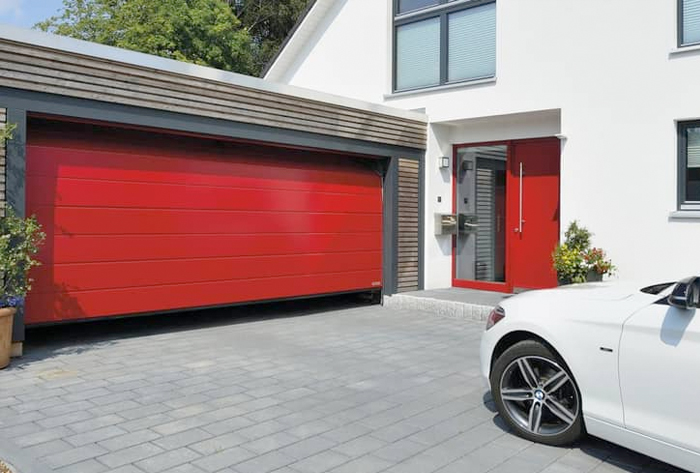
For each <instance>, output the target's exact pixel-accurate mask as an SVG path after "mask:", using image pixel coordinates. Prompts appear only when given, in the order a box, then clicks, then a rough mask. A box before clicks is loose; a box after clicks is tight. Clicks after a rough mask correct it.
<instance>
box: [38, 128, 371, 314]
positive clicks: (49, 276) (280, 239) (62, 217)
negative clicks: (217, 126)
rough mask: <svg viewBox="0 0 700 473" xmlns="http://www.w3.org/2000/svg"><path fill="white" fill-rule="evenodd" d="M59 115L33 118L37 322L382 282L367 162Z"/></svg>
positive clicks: (311, 292) (277, 296)
mask: <svg viewBox="0 0 700 473" xmlns="http://www.w3.org/2000/svg"><path fill="white" fill-rule="evenodd" d="M51 123H52V122H49V121H46V120H38V119H34V118H32V119H30V121H29V126H28V147H27V170H28V173H27V189H28V195H27V212H28V213H29V214H36V216H37V218H38V220H39V222H40V223H41V224H42V225H43V226H44V231H45V232H46V234H47V244H46V245H45V247H44V248H43V249H42V250H41V252H40V255H39V259H40V261H41V262H42V263H43V266H41V267H39V268H34V270H33V271H32V276H33V277H34V278H35V284H34V290H33V291H32V292H31V293H30V295H29V297H28V299H27V310H26V320H27V323H29V324H33V323H34V324H36V323H43V322H53V321H62V320H77V319H85V318H95V317H107V316H111V315H125V314H137V313H148V312H162V311H170V310H181V309H187V308H192V307H206V306H212V305H226V304H233V303H239V302H249V301H259V300H269V299H283V298H288V297H298V296H308V295H316V294H326V293H333V292H346V291H354V290H366V289H376V288H380V287H381V275H382V185H381V178H380V176H379V175H378V174H377V173H376V172H375V171H374V170H373V166H370V165H369V164H368V163H367V162H364V163H363V162H360V161H359V160H358V159H357V158H352V157H340V156H334V155H330V156H329V155H325V154H323V153H310V152H302V151H298V150H297V151H290V150H282V149H274V148H270V147H264V146H253V145H245V146H238V145H235V144H230V143H221V142H216V141H207V140H203V139H194V138H187V139H180V138H176V139H172V140H171V139H170V136H169V135H168V136H166V135H162V136H158V135H155V134H153V133H150V134H148V136H147V135H145V134H144V133H142V132H136V131H124V130H113V129H107V128H102V127H97V126H87V125H65V124H58V125H57V127H58V129H59V130H60V131H61V132H60V133H57V132H56V130H55V129H54V128H52V127H51V126H50V125H51ZM112 133H114V134H115V135H117V136H118V137H119V138H118V139H116V138H115V137H114V136H112ZM151 135H155V138H154V136H151ZM158 143H160V146H158ZM141 145H143V146H141ZM125 150H130V152H126V151H125Z"/></svg>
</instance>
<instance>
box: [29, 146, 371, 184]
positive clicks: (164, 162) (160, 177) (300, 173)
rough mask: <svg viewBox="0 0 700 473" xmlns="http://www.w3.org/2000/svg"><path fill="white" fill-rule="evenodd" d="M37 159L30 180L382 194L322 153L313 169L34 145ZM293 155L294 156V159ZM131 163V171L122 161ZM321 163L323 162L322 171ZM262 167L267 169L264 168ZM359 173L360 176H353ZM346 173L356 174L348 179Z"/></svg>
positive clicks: (304, 163) (256, 159)
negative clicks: (75, 180)
mask: <svg viewBox="0 0 700 473" xmlns="http://www.w3.org/2000/svg"><path fill="white" fill-rule="evenodd" d="M29 146H30V147H31V153H32V155H33V156H34V158H35V159H33V160H32V161H31V162H28V163H27V176H28V178H33V177H51V178H71V179H88V180H90V179H92V180H100V181H114V182H142V183H162V184H187V185H192V186H194V185H196V186H211V187H237V188H250V189H288V190H302V191H303V190H310V191H321V192H344V193H353V194H363V193H364V194H371V195H376V194H377V192H378V189H377V185H376V180H377V175H376V174H374V173H369V172H367V167H366V166H363V165H359V164H357V163H354V162H352V161H350V162H347V158H345V159H346V161H345V162H342V161H340V160H339V159H338V158H337V157H335V156H326V155H318V156H315V159H316V160H317V161H318V162H317V163H316V166H315V168H311V167H309V165H310V163H309V162H308V160H307V159H304V160H301V161H300V162H297V163H291V164H290V163H289V161H280V160H279V158H277V159H273V158H266V156H265V155H263V154H258V155H253V156H250V157H248V158H246V159H249V160H250V162H247V161H241V160H240V156H237V159H236V161H235V162H231V160H230V158H228V159H227V158H226V157H225V156H221V157H218V156H216V157H214V158H212V157H209V159H203V158H197V157H195V156H188V157H183V158H179V159H178V158H169V157H167V156H165V157H152V156H143V155H138V154H137V155H133V154H120V153H111V152H101V153H100V160H99V162H95V159H94V157H95V151H94V150H81V149H77V150H76V149H63V148H48V147H37V146H32V145H31V143H30V144H29ZM293 157H294V155H292V156H290V158H293ZM125 160H127V161H129V162H132V163H133V165H132V166H131V167H130V168H125V167H124V165H123V164H124V161H125ZM318 163H323V167H321V168H319V166H318ZM261 164H264V165H261ZM353 171H357V172H353ZM348 172H352V175H351V176H348Z"/></svg>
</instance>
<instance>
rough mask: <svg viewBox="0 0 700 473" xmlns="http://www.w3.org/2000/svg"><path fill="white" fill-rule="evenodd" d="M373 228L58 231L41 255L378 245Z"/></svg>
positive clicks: (190, 254)
mask: <svg viewBox="0 0 700 473" xmlns="http://www.w3.org/2000/svg"><path fill="white" fill-rule="evenodd" d="M381 249H382V235H381V233H379V232H376V233H330V234H279V235H73V236H68V235H58V236H55V237H54V238H53V239H49V240H47V242H46V245H45V246H44V247H43V248H42V251H41V255H40V257H41V259H42V260H43V261H46V260H47V259H49V258H50V259H51V262H53V263H56V264H60V263H85V262H107V261H143V260H154V259H155V260H165V259H179V258H226V257H232V256H262V255H270V254H278V255H294V254H308V253H310V252H321V253H336V252H348V251H369V252H372V251H381Z"/></svg>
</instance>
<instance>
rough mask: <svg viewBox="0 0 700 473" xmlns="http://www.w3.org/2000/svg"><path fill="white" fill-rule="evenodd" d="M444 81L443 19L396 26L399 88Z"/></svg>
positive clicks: (397, 87)
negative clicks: (441, 40)
mask: <svg viewBox="0 0 700 473" xmlns="http://www.w3.org/2000/svg"><path fill="white" fill-rule="evenodd" d="M439 83H440V19H439V18H429V19H427V20H423V21H417V22H415V23H409V24H407V25H403V26H399V27H397V28H396V90H406V89H413V88H416V87H427V86H431V85H437V84H439Z"/></svg>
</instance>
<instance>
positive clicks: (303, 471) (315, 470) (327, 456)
mask: <svg viewBox="0 0 700 473" xmlns="http://www.w3.org/2000/svg"><path fill="white" fill-rule="evenodd" d="M349 460H350V457H348V456H346V455H343V454H341V453H338V452H334V451H332V450H326V451H325V452H321V453H317V454H315V455H312V456H310V457H307V458H304V459H303V460H300V461H298V462H296V463H292V464H291V465H289V466H290V468H292V469H294V470H297V471H299V472H300V473H323V472H324V471H328V470H330V469H332V468H334V467H336V466H340V465H342V464H343V463H347V462H348V461H349Z"/></svg>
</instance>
